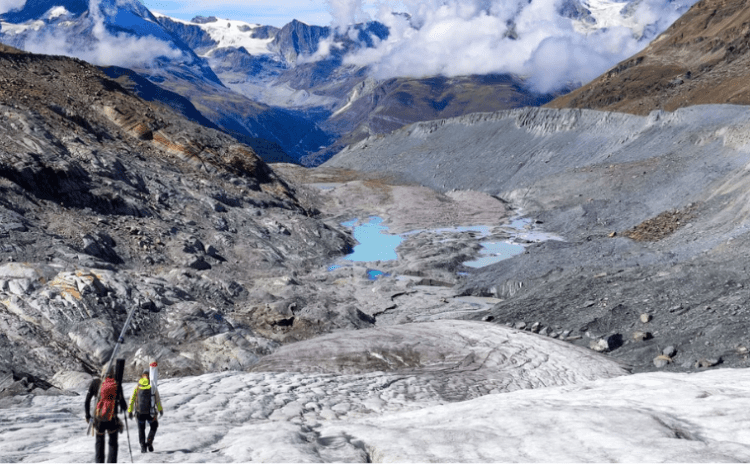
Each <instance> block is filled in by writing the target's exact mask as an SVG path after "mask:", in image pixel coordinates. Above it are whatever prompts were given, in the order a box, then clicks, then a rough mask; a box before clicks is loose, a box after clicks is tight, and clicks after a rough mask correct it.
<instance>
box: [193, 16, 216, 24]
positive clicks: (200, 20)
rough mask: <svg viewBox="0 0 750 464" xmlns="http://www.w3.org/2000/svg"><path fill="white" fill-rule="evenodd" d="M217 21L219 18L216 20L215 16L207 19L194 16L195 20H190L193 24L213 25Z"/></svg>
mask: <svg viewBox="0 0 750 464" xmlns="http://www.w3.org/2000/svg"><path fill="white" fill-rule="evenodd" d="M218 20H219V18H217V17H216V16H209V17H205V16H196V17H195V18H193V19H191V20H190V22H191V23H195V24H208V23H215V22H216V21H218Z"/></svg>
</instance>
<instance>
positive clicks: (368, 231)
mask: <svg viewBox="0 0 750 464" xmlns="http://www.w3.org/2000/svg"><path fill="white" fill-rule="evenodd" d="M530 224H531V220H530V219H528V218H517V219H515V220H514V221H513V222H512V223H511V224H510V226H509V230H508V232H509V233H510V234H511V236H512V237H523V238H525V239H526V240H529V239H533V240H535V241H542V240H549V239H553V240H558V239H559V238H558V237H554V236H552V235H548V234H545V233H543V232H534V231H531V230H529V229H530V228H529V225H530ZM341 225H342V226H344V227H350V228H351V229H352V235H354V238H355V239H356V240H357V242H358V243H357V245H355V246H354V250H353V252H352V253H351V254H349V255H347V256H345V257H344V259H345V260H346V261H353V262H365V263H366V262H374V261H390V260H395V259H398V256H397V254H396V247H398V246H399V245H400V244H401V242H402V241H403V240H404V236H407V235H411V234H418V233H421V232H427V231H426V230H413V231H411V232H406V233H404V234H402V235H391V234H389V233H387V230H388V227H387V226H384V225H383V218H380V217H378V216H372V217H369V218H367V219H366V220H363V221H361V220H359V219H353V220H351V221H347V222H343V223H342V224H341ZM429 232H432V233H438V234H441V233H459V232H474V233H476V238H477V239H478V240H480V243H481V245H482V249H481V250H480V252H479V254H480V256H479V257H477V259H475V260H472V261H467V262H465V263H464V265H466V266H468V267H473V268H480V267H484V266H488V265H490V264H494V263H497V262H499V261H502V260H504V259H508V258H511V257H513V256H516V255H519V254H521V253H523V252H524V247H523V246H522V245H518V244H516V243H511V242H510V241H500V242H485V241H481V240H482V238H485V237H487V236H489V235H490V234H491V228H490V226H468V227H467V226H462V227H449V228H443V229H432V230H429ZM341 267H342V265H341V264H335V265H332V266H329V268H328V270H329V271H333V270H336V269H339V268H341ZM367 276H368V278H369V279H370V280H377V279H378V278H379V277H384V276H388V274H385V273H384V272H382V271H378V270H376V269H368V270H367Z"/></svg>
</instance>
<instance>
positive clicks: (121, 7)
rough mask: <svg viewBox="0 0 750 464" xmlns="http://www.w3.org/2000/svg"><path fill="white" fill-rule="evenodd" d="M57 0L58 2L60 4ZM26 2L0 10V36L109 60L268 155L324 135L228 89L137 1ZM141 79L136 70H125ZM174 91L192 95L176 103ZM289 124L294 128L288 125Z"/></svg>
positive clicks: (121, 72)
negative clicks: (18, 7) (87, 6)
mask: <svg viewBox="0 0 750 464" xmlns="http://www.w3.org/2000/svg"><path fill="white" fill-rule="evenodd" d="M61 3H63V5H61ZM92 5H94V9H93V10H89V9H83V5H82V4H79V3H77V2H72V3H70V4H68V3H65V2H48V1H37V2H31V1H30V2H27V3H26V4H25V6H24V7H23V8H22V9H21V10H19V11H11V12H9V13H6V14H4V15H0V40H1V41H2V42H4V43H6V44H9V45H13V46H17V47H18V48H23V49H27V50H32V51H39V52H47V53H49V52H57V53H60V54H65V55H72V56H77V57H80V58H82V59H87V60H89V61H93V62H98V63H102V64H105V65H114V66H113V67H111V68H110V69H109V70H108V71H107V72H108V73H109V74H110V75H112V76H113V77H114V76H116V75H117V76H125V75H128V77H123V78H129V79H131V78H132V79H135V80H138V81H139V84H138V85H133V86H132V88H133V89H134V90H135V91H136V92H142V94H141V96H142V97H144V98H146V99H148V100H154V99H161V101H162V103H164V104H165V105H167V106H169V105H172V104H175V103H176V104H177V105H176V106H175V109H178V110H186V112H183V114H184V115H185V116H187V117H189V118H191V119H192V120H194V121H202V122H205V121H206V120H210V121H211V123H212V125H214V126H215V127H219V128H220V129H222V130H224V131H225V132H227V133H230V134H232V135H234V136H236V137H238V138H240V139H241V140H242V141H243V142H246V143H249V144H250V145H252V146H254V147H255V148H256V149H257V150H258V151H259V152H260V153H261V155H262V156H263V157H264V159H267V160H268V161H283V162H292V161H294V159H293V158H290V157H289V156H288V155H287V154H286V153H293V154H294V153H296V151H295V150H303V151H306V150H311V149H313V148H315V149H317V148H318V147H319V146H320V145H322V144H325V143H327V142H328V141H329V138H328V136H327V135H325V134H324V133H323V132H322V131H321V130H319V129H317V128H315V126H314V124H311V123H310V122H308V120H307V119H306V117H305V116H304V115H300V114H299V113H298V112H295V111H289V110H286V109H283V108H282V109H274V108H271V107H268V106H267V105H263V104H258V103H256V102H253V101H251V100H249V99H247V98H246V97H244V96H242V95H239V94H237V93H235V92H232V91H231V90H230V89H228V88H226V87H225V86H224V85H223V84H222V82H221V81H220V79H219V78H218V77H217V76H216V74H214V72H213V71H212V70H211V68H210V67H209V66H208V64H207V63H206V61H205V60H204V59H203V58H201V57H199V56H198V55H197V54H196V53H195V52H194V51H193V50H192V49H191V48H190V47H189V46H188V45H186V44H185V43H184V42H183V41H182V40H180V39H179V38H177V37H175V36H174V35H172V34H171V33H170V32H169V31H167V30H165V29H164V28H163V27H162V26H161V25H159V23H158V21H157V20H156V18H155V17H154V16H153V15H152V14H151V13H150V12H149V11H148V10H147V9H146V8H145V7H144V6H143V5H142V4H141V3H140V2H139V1H137V0H134V1H123V0H118V1H116V2H115V1H111V2H105V1H102V2H98V3H92ZM128 68H129V69H132V70H134V71H136V72H137V73H138V75H140V76H142V77H145V78H147V79H148V80H149V81H150V82H151V83H152V84H149V85H146V83H145V82H144V80H143V79H139V78H137V77H135V76H134V75H133V74H132V73H130V72H129V71H127V69H128ZM176 95H179V96H181V97H183V98H186V99H187V100H189V101H190V103H191V104H192V106H193V107H194V108H187V106H185V103H186V102H178V101H177V99H175V96H176ZM290 128H293V129H290Z"/></svg>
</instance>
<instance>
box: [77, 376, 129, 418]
mask: <svg viewBox="0 0 750 464" xmlns="http://www.w3.org/2000/svg"><path fill="white" fill-rule="evenodd" d="M100 385H101V380H99V379H94V380H92V381H91V383H90V384H89V390H88V392H87V393H86V403H85V404H84V408H85V410H86V422H88V421H89V420H91V406H90V404H91V398H94V401H96V397H97V396H98V395H99V386H100ZM94 408H96V404H95V405H94ZM127 408H128V404H127V403H126V402H125V394H124V393H123V392H122V385H119V384H118V385H117V398H116V401H115V415H117V414H119V413H120V411H125V410H126V409H127Z"/></svg>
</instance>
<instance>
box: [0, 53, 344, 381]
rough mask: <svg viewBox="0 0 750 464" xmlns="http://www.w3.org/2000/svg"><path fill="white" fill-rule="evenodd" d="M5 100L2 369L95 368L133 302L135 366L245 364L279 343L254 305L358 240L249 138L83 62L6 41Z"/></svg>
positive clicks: (183, 369) (130, 352)
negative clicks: (149, 356)
mask: <svg viewBox="0 0 750 464" xmlns="http://www.w3.org/2000/svg"><path fill="white" fill-rule="evenodd" d="M0 102H2V103H0V328H1V330H0V376H2V378H6V377H8V376H9V375H14V376H21V377H22V376H24V375H26V374H28V375H29V376H30V377H29V378H32V379H33V378H37V379H45V378H50V377H51V376H52V375H53V374H54V373H55V372H58V371H59V370H61V369H72V370H76V371H89V372H92V373H93V372H94V371H95V370H97V369H99V368H100V367H101V363H103V362H104V361H105V360H106V359H107V356H108V353H110V351H111V349H112V347H113V344H114V343H115V341H116V338H115V337H116V334H117V333H119V332H120V329H121V328H122V324H123V322H124V320H125V315H126V313H127V312H129V311H130V310H131V309H133V308H134V307H137V308H138V309H137V310H136V315H135V317H134V323H133V326H132V327H131V330H130V331H129V333H128V336H127V338H126V340H127V341H126V343H125V346H123V348H122V350H121V353H122V354H123V356H126V357H128V358H129V359H130V360H132V361H133V363H134V364H133V365H132V366H131V365H129V367H128V369H135V368H136V367H135V363H138V362H141V361H143V360H142V359H141V358H139V356H142V355H143V353H144V352H141V355H136V351H137V350H138V349H139V348H143V349H145V350H146V351H151V350H152V349H157V350H159V351H160V353H161V354H160V355H159V358H160V364H163V365H165V367H166V369H168V370H169V371H170V372H171V373H172V374H179V373H183V374H187V373H191V372H192V373H195V372H205V371H207V370H214V369H222V367H220V366H221V365H225V366H226V367H229V366H230V365H231V366H233V367H231V368H233V369H238V368H242V366H248V365H249V364H252V363H253V362H255V361H256V360H257V357H258V355H260V354H262V353H267V352H268V351H269V350H272V349H274V348H275V347H276V346H277V345H278V342H277V341H273V340H271V339H269V338H266V337H263V336H260V335H257V334H256V333H255V332H254V329H253V328H252V326H253V325H254V324H255V322H254V321H256V320H258V318H257V317H254V316H252V315H248V313H250V314H252V313H253V311H252V310H251V307H247V306H245V305H246V304H251V305H252V304H254V303H253V302H263V301H269V299H270V298H271V297H269V296H263V295H268V293H267V292H268V290H272V289H273V285H274V284H272V283H271V282H273V281H274V280H275V279H278V278H283V277H285V276H287V275H288V274H290V273H291V272H294V270H295V269H296V270H300V271H302V270H303V269H306V268H307V267H315V266H316V265H318V263H328V262H329V260H330V259H331V258H330V257H331V256H337V255H340V254H342V253H345V252H346V251H347V250H348V249H350V247H351V239H350V238H348V237H346V236H344V235H343V234H341V233H339V232H336V231H334V230H331V229H330V228H329V227H328V226H326V225H325V224H323V223H322V222H321V221H319V220H318V219H316V218H315V217H314V216H315V212H314V211H311V210H309V209H307V208H305V207H303V206H302V205H301V201H300V199H299V198H298V197H297V195H296V194H295V190H294V188H293V187H292V186H290V185H289V184H287V183H286V182H284V181H282V180H281V179H280V178H279V177H278V176H277V175H276V174H275V173H274V172H273V171H272V170H271V169H270V168H269V167H268V166H267V165H266V164H265V163H264V162H263V161H261V160H260V159H259V158H258V157H257V155H256V154H255V153H254V152H253V150H252V149H251V148H250V147H248V146H246V145H243V144H241V143H238V142H237V141H236V140H235V139H233V138H232V137H229V136H228V135H226V134H223V133H221V132H218V131H216V130H213V129H209V128H206V127H203V126H200V125H198V124H195V123H193V122H191V121H188V120H186V119H184V118H182V117H180V116H179V115H178V114H176V113H174V112H173V111H171V110H168V109H165V107H164V105H163V104H161V103H158V102H154V103H151V102H146V101H144V100H141V99H139V98H137V97H136V96H135V95H133V94H132V93H130V92H129V91H127V90H126V89H124V88H123V87H122V86H120V85H119V84H118V83H117V82H115V81H113V80H111V79H109V78H108V77H107V76H106V75H105V74H103V73H102V72H101V71H100V70H99V69H98V68H96V67H94V66H91V65H89V64H87V63H85V62H83V61H80V60H76V59H71V58H66V57H60V56H45V55H34V54H28V53H25V52H20V51H19V50H15V49H11V48H9V47H6V46H0ZM320 265H321V266H322V265H323V264H320ZM264 292H265V293H264ZM260 304H264V303H260ZM299 304H300V305H301V304H302V300H300V303H299ZM243 307H244V309H242V308H243ZM236 310H239V311H240V312H239V313H238V314H236V315H235V316H240V315H241V317H240V319H234V317H235V316H232V315H230V314H232V313H234V311H236ZM311 314H312V312H311ZM333 314H334V313H333V312H331V313H330V314H329V316H332V315H333ZM329 316H326V317H323V318H320V317H319V316H317V315H315V316H311V317H312V318H313V319H314V320H311V321H309V323H308V324H307V325H306V326H305V327H306V328H307V329H306V330H307V331H308V332H307V333H314V332H316V331H317V329H315V327H317V326H318V325H319V323H320V322H322V321H323V320H328V321H332V320H333V319H330V317H329ZM345 317H348V316H345ZM334 319H335V317H334ZM298 320H299V321H300V324H302V325H305V324H306V323H305V322H302V321H304V320H305V316H303V315H300V316H298ZM345 320H346V319H345ZM315 321H318V322H315ZM326 324H327V323H326ZM346 324H347V323H346V322H342V324H340V325H339V326H346ZM326 330H327V329H326ZM324 331H325V330H324ZM299 332H300V333H301V332H302V331H301V330H300V331H299ZM256 335H257V336H256ZM217 337H218V338H217ZM162 360H163V363H162ZM227 363H228V364H227ZM19 378H20V377H19Z"/></svg>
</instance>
